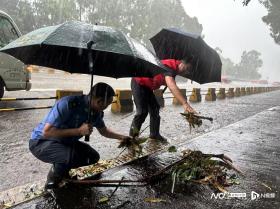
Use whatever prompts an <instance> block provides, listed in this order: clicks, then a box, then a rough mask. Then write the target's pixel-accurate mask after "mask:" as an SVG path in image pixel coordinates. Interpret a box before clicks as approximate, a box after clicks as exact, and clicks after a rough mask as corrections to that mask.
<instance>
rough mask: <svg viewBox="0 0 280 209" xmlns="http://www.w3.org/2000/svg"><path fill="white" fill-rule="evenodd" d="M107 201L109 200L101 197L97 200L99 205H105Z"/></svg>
mask: <svg viewBox="0 0 280 209" xmlns="http://www.w3.org/2000/svg"><path fill="white" fill-rule="evenodd" d="M108 201H109V198H108V197H106V196H105V197H101V198H100V199H99V200H98V202H99V203H107V202H108Z"/></svg>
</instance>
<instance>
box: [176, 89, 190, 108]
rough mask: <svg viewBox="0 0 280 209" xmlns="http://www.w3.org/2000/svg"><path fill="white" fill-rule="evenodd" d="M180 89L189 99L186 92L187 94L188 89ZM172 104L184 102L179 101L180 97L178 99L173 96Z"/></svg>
mask: <svg viewBox="0 0 280 209" xmlns="http://www.w3.org/2000/svg"><path fill="white" fill-rule="evenodd" d="M180 91H181V93H182V95H183V96H184V97H185V99H188V98H187V95H186V94H187V91H186V89H180ZM172 104H173V105H182V104H181V103H180V102H179V101H178V99H176V98H175V97H173V100H172Z"/></svg>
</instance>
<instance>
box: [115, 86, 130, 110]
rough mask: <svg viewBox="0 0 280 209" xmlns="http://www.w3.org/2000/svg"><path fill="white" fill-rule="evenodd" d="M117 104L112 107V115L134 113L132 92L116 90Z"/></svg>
mask: <svg viewBox="0 0 280 209" xmlns="http://www.w3.org/2000/svg"><path fill="white" fill-rule="evenodd" d="M115 93H116V98H115V102H114V103H112V105H111V112H112V113H129V112H132V111H133V101H132V92H131V90H120V89H116V91H115Z"/></svg>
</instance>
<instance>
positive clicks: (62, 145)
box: [29, 139, 100, 176]
mask: <svg viewBox="0 0 280 209" xmlns="http://www.w3.org/2000/svg"><path fill="white" fill-rule="evenodd" d="M29 149H30V151H31V153H32V154H33V155H34V156H35V157H36V158H38V159H39V160H41V161H43V162H46V163H52V164H53V166H54V172H55V173H56V174H57V175H61V176H64V175H67V173H68V171H69V170H70V169H71V168H77V167H81V166H86V165H90V164H94V163H96V162H97V161H98V160H99V158H100V156H99V154H98V152H97V151H96V150H94V149H93V148H92V147H91V146H90V145H88V144H86V143H83V142H80V141H69V142H66V140H65V141H63V142H62V141H60V140H49V139H38V140H32V139H31V140H30V141H29Z"/></svg>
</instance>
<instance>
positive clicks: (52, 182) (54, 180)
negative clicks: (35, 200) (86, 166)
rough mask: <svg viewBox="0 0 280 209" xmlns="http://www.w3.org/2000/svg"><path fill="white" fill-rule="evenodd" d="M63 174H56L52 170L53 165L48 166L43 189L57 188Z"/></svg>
mask: <svg viewBox="0 0 280 209" xmlns="http://www.w3.org/2000/svg"><path fill="white" fill-rule="evenodd" d="M62 178H63V176H60V175H57V174H56V173H55V172H54V167H53V166H52V167H51V168H50V171H49V173H48V176H47V181H46V184H45V190H51V189H56V188H58V185H59V183H60V182H61V181H62Z"/></svg>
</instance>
